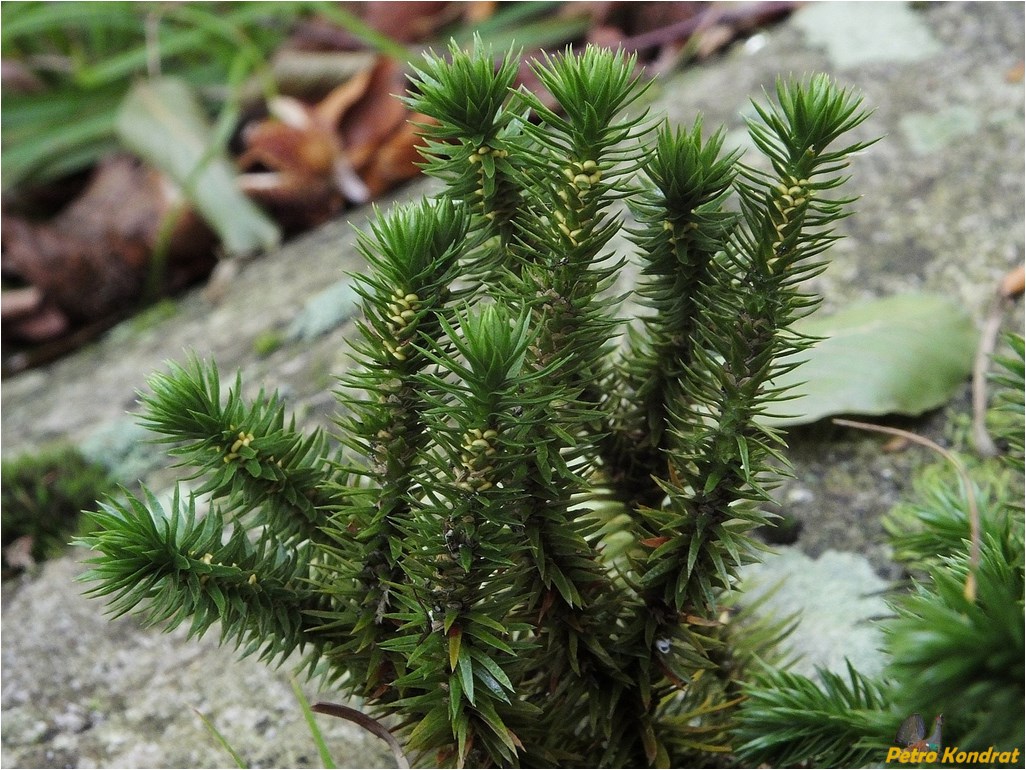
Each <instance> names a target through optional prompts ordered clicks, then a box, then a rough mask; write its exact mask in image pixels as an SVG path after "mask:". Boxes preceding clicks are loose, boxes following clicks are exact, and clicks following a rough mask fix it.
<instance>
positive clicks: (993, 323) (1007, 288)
mask: <svg viewBox="0 0 1026 770" xmlns="http://www.w3.org/2000/svg"><path fill="white" fill-rule="evenodd" d="M1022 292H1023V268H1022V266H1020V267H1018V268H1016V269H1015V270H1012V271H1010V272H1009V273H1007V274H1006V275H1005V277H1004V279H1003V280H1002V281H1001V284H1000V285H999V286H998V290H997V292H996V295H995V298H994V301H993V302H992V303H991V306H990V309H989V310H988V312H987V317H986V318H985V319H984V322H983V330H982V331H981V332H980V344H979V346H978V347H977V349H976V359H975V360H974V361H973V444H974V446H975V447H976V452H977V453H978V454H979V455H980V456H982V457H994V456H995V455H996V454H997V453H998V449H997V447H996V446H995V445H994V441H993V439H991V437H990V434H989V433H988V432H987V422H986V418H987V369H988V367H989V366H990V360H991V358H992V357H993V355H994V348H995V347H997V336H998V332H1000V331H1001V321H1002V318H1003V317H1004V314H1005V313H1006V312H1007V311H1008V309H1009V307H1011V305H1012V302H1013V301H1014V300H1015V298H1016V297H1018V296H1019V295H1020V294H1022Z"/></svg>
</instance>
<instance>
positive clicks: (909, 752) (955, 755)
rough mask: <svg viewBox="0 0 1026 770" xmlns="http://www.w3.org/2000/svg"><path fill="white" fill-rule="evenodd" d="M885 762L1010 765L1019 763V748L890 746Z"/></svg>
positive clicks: (903, 763) (963, 765) (962, 765)
mask: <svg viewBox="0 0 1026 770" xmlns="http://www.w3.org/2000/svg"><path fill="white" fill-rule="evenodd" d="M886 761H887V762H897V763H899V764H902V765H918V764H923V763H925V764H930V765H933V764H937V763H938V762H939V763H940V764H942V765H943V764H948V765H959V766H961V767H965V766H967V765H992V764H999V765H1012V764H1019V749H1013V750H1012V751H998V750H997V749H995V748H994V747H993V746H991V747H990V748H989V749H985V750H983V751H961V750H959V748H958V747H957V746H948V747H946V748H944V749H941V750H940V751H930V750H927V749H905V748H902V747H900V746H891V747H890V748H889V749H887V760H886Z"/></svg>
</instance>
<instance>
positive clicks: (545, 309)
mask: <svg viewBox="0 0 1026 770" xmlns="http://www.w3.org/2000/svg"><path fill="white" fill-rule="evenodd" d="M532 67H533V70H534V72H535V73H536V75H537V76H538V78H539V80H540V82H541V83H542V85H543V86H544V87H545V88H546V89H547V90H548V91H549V92H550V93H551V94H552V96H553V97H554V98H555V100H556V101H557V102H558V104H559V107H558V109H550V108H549V107H547V106H545V104H544V103H543V102H542V101H541V100H540V99H539V98H537V97H536V96H535V95H533V94H531V93H529V92H527V91H526V90H524V89H519V90H517V89H514V88H513V83H514V76H515V73H516V69H517V66H516V60H515V57H512V56H509V57H507V58H506V59H505V61H503V62H502V63H501V64H499V65H498V66H494V64H493V57H492V55H491V53H490V52H487V51H485V50H483V48H482V47H481V46H480V45H478V46H476V47H475V49H474V50H473V51H471V52H469V53H467V52H463V51H461V50H458V49H457V48H455V47H453V48H452V50H451V51H450V52H449V54H448V55H447V56H438V55H433V54H431V55H428V56H426V57H425V59H424V61H423V62H422V63H421V64H420V66H419V68H418V69H416V70H415V71H414V74H413V76H412V86H411V90H410V94H409V96H408V97H407V99H406V101H407V103H408V104H409V105H410V106H411V107H412V108H413V109H414V110H415V111H416V112H418V113H420V114H422V115H423V116H425V118H424V120H423V126H422V131H423V134H424V137H425V146H424V149H423V153H424V157H425V159H426V160H425V170H426V172H427V173H428V174H431V175H433V176H435V177H438V178H439V179H441V180H443V181H444V183H445V189H444V190H443V192H442V193H440V194H439V195H438V196H437V197H436V198H435V199H433V200H425V201H423V202H420V203H417V204H413V205H408V206H401V207H397V208H395V209H394V210H392V211H391V212H389V213H383V214H378V215H377V219H376V220H375V221H374V222H373V224H371V225H370V229H369V232H367V233H363V234H361V235H360V236H359V241H358V245H359V250H360V252H361V253H362V254H363V256H365V257H366V259H367V261H368V263H369V265H370V271H369V273H368V274H367V275H359V276H356V277H355V281H356V287H357V291H358V292H359V294H360V296H361V297H362V304H363V320H362V322H361V323H360V324H359V326H358V333H357V339H356V341H355V342H354V344H353V351H354V354H353V357H354V360H355V366H354V368H353V370H352V371H351V372H350V373H349V374H347V375H345V376H344V377H343V379H342V385H341V388H340V389H339V390H338V393H337V396H338V399H339V401H340V403H341V405H342V410H341V413H340V416H339V417H338V419H337V425H338V443H339V444H340V445H341V446H336V444H333V443H331V442H329V439H328V438H327V437H326V436H325V435H324V434H323V433H321V432H314V433H312V434H309V435H305V434H303V433H301V432H300V431H298V430H297V429H296V428H295V426H294V423H293V422H292V421H291V420H289V419H288V418H287V417H286V415H285V406H284V404H283V403H282V402H281V400H280V399H279V398H278V397H277V396H267V395H264V394H261V395H260V396H258V397H257V398H256V400H255V401H254V402H252V403H245V402H244V401H243V399H242V397H241V395H240V393H241V389H242V386H241V383H240V382H239V381H238V380H237V381H236V383H235V385H234V387H232V388H230V389H229V390H228V393H227V397H226V399H225V397H224V394H223V393H222V388H221V384H220V381H219V378H218V373H217V370H216V367H215V366H214V365H213V364H211V363H201V362H199V361H192V362H190V363H189V364H187V365H186V366H173V367H172V369H171V371H170V372H169V373H167V374H158V375H155V376H154V377H153V379H152V382H151V387H152V393H150V394H149V395H146V396H145V397H144V416H143V421H144V424H145V425H146V426H147V427H148V428H149V429H151V430H152V431H154V432H155V433H156V434H158V435H159V437H160V439H161V440H164V441H167V442H169V443H171V444H173V445H174V448H173V449H172V450H171V451H172V452H173V453H174V454H176V455H178V456H179V457H180V458H181V461H182V463H183V465H187V466H190V467H191V468H193V469H194V472H195V476H196V477H198V478H201V479H203V483H202V484H201V485H200V486H199V487H198V488H197V489H196V490H195V491H194V492H192V493H191V494H189V495H188V496H187V498H183V497H182V496H181V495H179V494H176V495H175V496H174V499H173V500H171V502H170V509H169V510H165V508H164V507H163V506H162V505H161V503H160V502H158V500H157V499H155V497H154V496H153V495H151V494H149V493H144V496H143V497H142V498H141V499H139V498H131V497H130V498H129V499H128V501H127V502H124V503H122V502H110V503H108V504H106V505H105V506H103V508H102V510H101V511H100V512H99V513H97V514H96V519H97V520H98V521H99V522H100V523H101V524H102V526H103V529H102V531H100V532H99V533H98V534H96V535H94V536H91V537H89V538H85V539H84V540H83V542H84V543H85V544H86V545H88V546H90V547H92V548H94V549H96V550H97V551H99V552H100V555H99V556H98V557H96V558H95V559H93V565H94V566H93V568H92V570H91V571H90V572H89V573H88V575H87V579H88V580H91V581H95V583H96V585H95V586H94V587H93V588H92V593H94V594H96V595H98V596H109V597H112V608H113V610H114V612H116V613H123V612H126V611H129V610H131V609H133V608H137V607H138V608H140V609H141V611H142V612H143V614H144V616H145V617H146V618H147V619H148V620H149V621H151V622H161V621H166V622H167V624H168V625H170V626H176V625H178V624H180V623H182V622H186V621H187V622H188V623H190V624H191V625H190V629H191V631H192V633H193V634H197V635H198V634H202V633H203V632H205V631H206V630H207V629H208V628H209V627H210V626H211V625H212V624H214V623H215V622H219V623H220V626H221V633H222V636H223V638H224V640H225V641H232V642H235V643H236V644H238V645H241V647H242V648H243V650H244V652H246V653H250V652H259V653H260V655H261V656H263V657H265V658H267V659H269V660H278V661H281V660H283V659H284V658H285V657H286V656H288V655H289V654H290V653H292V652H294V651H297V650H302V651H303V652H305V653H306V657H305V662H306V664H307V665H308V666H309V670H310V671H311V672H313V673H316V674H320V675H322V676H323V678H324V679H323V681H325V682H326V683H330V684H333V685H334V686H337V687H338V688H340V689H341V690H344V691H347V692H348V693H350V694H352V695H355V696H358V697H359V698H360V699H362V703H363V708H365V709H366V711H367V712H368V713H370V714H372V715H373V716H375V717H385V718H386V719H385V722H386V723H387V724H388V725H390V727H391V729H392V730H393V732H394V733H395V734H396V735H398V736H399V737H400V738H401V740H402V742H403V744H404V750H405V752H406V753H407V754H408V755H409V756H410V757H411V758H413V759H414V760H415V761H416V762H418V763H421V764H438V765H456V766H493V765H494V766H517V765H522V766H536V767H537V766H585V767H598V766H608V767H635V766H645V765H660V766H669V765H676V766H698V765H701V764H703V763H710V762H711V763H715V764H719V763H721V762H722V761H724V759H723V756H724V753H725V752H728V751H729V750H730V742H729V735H728V728H729V726H730V723H731V715H732V713H733V710H734V707H735V706H736V705H737V703H738V700H739V695H740V688H739V680H740V677H741V675H742V673H743V671H742V669H743V666H744V662H745V660H746V655H749V654H751V653H752V651H753V649H754V648H755V647H757V646H758V645H757V642H756V641H755V640H757V639H760V638H763V639H768V638H769V637H770V636H771V634H770V633H769V632H768V631H767V630H766V629H763V632H764V633H762V634H761V635H760V634H759V633H757V632H755V631H754V630H753V631H752V632H751V633H750V635H749V637H746V641H745V642H743V643H739V635H737V634H735V633H733V629H734V624H731V623H729V622H727V617H728V615H729V613H725V612H724V611H723V601H724V598H723V597H724V595H725V592H728V591H729V590H730V589H731V588H732V587H733V586H734V584H735V575H736V572H737V569H738V567H740V566H741V565H743V564H745V563H747V562H750V561H752V560H753V559H754V558H755V557H754V551H755V550H757V545H756V543H755V542H754V541H753V540H752V539H751V537H750V532H751V530H752V529H753V528H755V527H757V526H760V525H763V524H765V523H767V520H768V516H767V514H765V513H763V512H762V511H761V510H760V504H761V503H763V502H764V501H766V500H767V497H768V492H767V490H768V489H769V487H770V486H771V484H772V482H773V479H775V478H776V477H777V474H778V473H779V471H778V470H777V468H778V467H779V462H778V461H779V459H780V457H779V449H780V447H781V440H780V438H779V437H778V436H777V435H776V434H774V433H773V432H771V431H770V430H768V429H767V428H765V427H764V426H762V425H761V424H760V423H759V418H760V417H761V416H762V415H764V414H766V413H767V412H768V410H770V409H771V408H772V407H773V406H774V404H776V403H777V402H778V401H779V400H780V399H781V398H783V397H784V396H785V394H784V393H781V392H779V391H778V390H777V389H775V388H774V386H773V379H774V377H775V376H776V375H778V374H779V373H780V372H781V371H782V369H784V368H785V367H786V366H790V365H791V364H787V363H782V360H784V359H785V357H787V356H791V355H792V354H794V353H796V352H799V351H801V350H802V349H803V348H805V347H806V346H807V345H808V344H809V341H808V340H807V339H804V338H803V337H802V336H800V335H799V334H797V333H796V332H795V331H794V330H793V326H792V325H793V323H794V322H795V321H796V320H797V319H799V318H800V317H802V316H804V315H806V314H807V313H809V312H810V311H811V310H812V309H813V307H814V306H815V300H814V298H813V297H811V296H809V295H808V294H807V293H806V292H805V291H803V289H802V282H803V281H804V280H805V279H806V278H808V277H809V276H811V275H814V274H815V273H817V272H818V271H819V270H821V269H822V267H823V262H822V259H821V255H822V253H823V251H824V250H825V249H826V248H827V247H828V246H829V245H830V243H831V242H832V241H834V240H835V238H836V237H837V236H836V235H835V234H834V233H833V231H832V230H831V226H832V224H833V223H834V222H836V220H838V219H839V218H840V217H842V216H845V214H846V212H847V208H846V207H847V204H849V203H850V200H848V199H845V198H841V197H839V196H838V195H837V194H836V188H838V187H839V186H840V185H841V184H842V183H843V181H844V176H842V174H843V169H844V168H845V166H846V164H847V159H848V157H849V156H850V155H851V154H852V153H853V152H856V151H858V150H859V149H861V148H862V147H864V146H865V144H864V143H862V142H858V141H854V142H851V143H850V144H846V145H844V144H843V143H842V144H841V146H838V140H839V139H840V138H841V137H842V136H843V135H844V134H846V133H847V132H849V131H850V130H851V129H853V128H854V127H855V126H857V125H858V124H859V123H861V122H862V121H863V119H864V118H865V115H866V113H865V112H863V111H862V110H861V109H860V100H859V98H858V97H857V96H856V95H854V94H853V93H851V92H849V91H847V90H844V89H841V88H839V87H837V86H836V85H834V84H833V83H832V82H831V81H830V80H829V79H828V78H826V77H823V76H815V77H811V78H809V79H807V80H805V81H801V82H799V81H786V82H785V81H781V82H779V83H778V85H777V89H776V100H775V103H771V104H767V105H764V106H757V107H756V110H757V115H756V117H755V119H754V120H752V121H751V123H750V134H751V137H752V140H753V141H754V143H755V145H756V147H757V148H758V150H759V151H760V153H761V155H762V156H763V158H764V161H763V162H762V164H761V165H756V164H752V165H748V164H746V163H742V162H741V160H740V156H739V153H737V152H724V150H723V140H724V133H723V131H718V132H716V133H714V134H712V135H711V136H705V135H704V134H703V127H702V123H701V120H696V121H695V123H694V124H693V126H691V127H690V128H687V129H679V128H671V127H669V126H668V125H662V126H657V125H656V124H655V122H654V121H652V120H650V119H649V118H648V117H647V115H646V114H645V113H644V112H643V111H642V110H640V108H639V107H638V100H639V97H641V96H642V94H643V92H644V91H645V85H644V82H643V80H642V79H641V77H640V76H639V75H638V73H636V72H635V61H634V59H633V57H630V56H627V55H624V54H622V53H611V52H608V51H604V50H600V49H598V48H592V47H589V48H587V49H585V50H584V51H583V52H582V53H580V54H575V53H574V52H572V51H569V50H568V51H567V52H566V53H564V54H561V55H555V56H551V57H549V56H545V57H544V58H543V59H542V60H540V61H535V62H533V63H532ZM766 161H768V162H766ZM622 199H626V201H627V203H628V205H629V206H630V207H631V209H632V211H633V213H634V215H635V221H636V224H634V225H632V226H630V227H627V228H624V224H623V221H624V216H623V214H622V213H621V212H622V209H619V208H617V207H616V206H614V204H616V203H617V202H619V201H621V200H622ZM621 229H626V233H627V237H628V238H629V239H630V240H631V242H632V243H633V244H634V247H635V254H634V258H635V259H637V260H638V261H640V263H641V266H642V267H641V276H642V277H641V279H640V282H641V283H640V288H639V290H638V300H639V302H640V304H641V305H642V306H643V308H644V312H643V317H642V318H641V320H640V322H639V323H638V324H637V325H636V327H635V326H631V328H630V330H629V332H628V341H627V343H626V344H624V345H617V344H616V340H617V338H618V336H619V335H621V334H622V333H623V331H624V326H625V323H624V322H623V321H622V320H621V319H619V318H618V317H617V316H616V310H617V307H618V301H617V300H618V298H616V297H611V295H610V292H611V287H612V285H613V282H614V279H615V278H616V276H617V274H618V273H619V271H620V270H621V268H622V267H623V266H624V265H625V263H626V259H627V257H626V256H624V255H618V254H615V253H613V252H612V249H611V247H610V242H611V239H612V238H613V236H614V235H615V234H617V233H618V232H619V231H620V230H621ZM201 498H202V499H204V500H209V510H208V511H207V512H206V513H205V515H204V516H200V515H199V514H198V513H197V500H199V499H201ZM204 507H206V503H205V504H204ZM226 523H230V527H231V529H230V534H227V535H226V534H225V527H226Z"/></svg>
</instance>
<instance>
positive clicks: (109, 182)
mask: <svg viewBox="0 0 1026 770" xmlns="http://www.w3.org/2000/svg"><path fill="white" fill-rule="evenodd" d="M177 203H178V201H177V198H176V195H175V193H174V192H173V190H172V189H171V188H170V187H169V185H168V184H166V183H165V181H164V180H163V178H162V177H161V176H160V175H159V174H158V173H157V172H155V171H152V170H150V169H146V168H144V167H142V166H141V165H140V164H139V163H138V161H136V160H134V159H133V158H130V157H128V156H123V155H119V156H114V157H111V158H108V159H107V160H105V161H104V162H102V163H101V164H100V165H99V166H98V167H97V169H96V171H95V172H94V175H93V178H92V180H91V182H90V184H89V186H88V187H87V188H86V189H85V191H84V192H83V193H82V195H81V196H79V197H78V198H77V199H76V200H75V201H74V202H73V203H72V204H71V205H69V206H68V207H67V208H66V209H65V210H64V211H62V212H61V213H60V214H58V215H57V216H56V217H54V218H53V219H52V220H51V221H50V222H48V223H45V224H36V223H32V222H28V221H26V220H24V219H22V218H20V217H13V216H11V217H6V218H5V220H4V228H3V242H4V273H5V275H8V276H12V275H13V276H16V277H18V278H19V279H21V280H22V281H23V282H25V283H26V284H28V285H29V286H31V287H34V288H35V289H36V290H37V291H38V292H39V293H40V295H41V296H42V297H43V303H42V305H41V307H42V306H45V305H46V304H47V303H49V304H50V305H52V306H53V307H55V308H59V310H60V311H61V312H63V313H64V314H65V315H66V317H67V319H68V320H69V321H70V322H71V323H81V322H87V321H92V320H96V319H98V318H102V317H104V316H106V315H108V314H110V313H112V312H117V311H119V310H122V309H124V308H126V307H127V306H128V305H131V304H133V303H134V302H135V301H136V300H137V298H138V297H139V296H140V295H141V294H142V293H143V290H144V288H145V287H146V286H147V285H148V281H150V280H151V276H150V270H151V255H152V253H153V250H154V246H155V244H156V242H157V237H158V231H159V228H160V226H161V223H162V222H163V220H164V217H165V215H167V214H168V213H169V212H171V211H172V210H173V209H174V208H175V206H176V205H177ZM214 243H215V240H214V236H213V233H211V232H210V230H209V228H207V227H206V225H204V224H203V223H202V222H201V221H200V220H199V219H198V218H197V217H195V216H193V215H191V214H190V213H188V212H186V213H185V214H183V215H182V216H181V217H180V218H179V219H178V221H177V223H176V225H175V227H174V228H173V231H172V233H171V237H170V240H169V248H168V251H167V262H166V270H165V278H164V280H162V281H161V280H157V286H158V288H160V289H162V290H173V289H175V288H181V287H182V286H185V285H187V284H188V283H190V282H192V281H194V280H196V279H197V278H200V277H202V276H204V275H206V274H207V273H208V272H209V271H210V269H211V267H212V266H213V263H214V258H213V256H212V250H213V246H214ZM49 323H52V319H51V321H50V322H49ZM4 331H5V337H6V336H7V332H8V330H7V328H6V325H5V330H4Z"/></svg>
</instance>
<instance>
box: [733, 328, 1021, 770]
mask: <svg viewBox="0 0 1026 770" xmlns="http://www.w3.org/2000/svg"><path fill="white" fill-rule="evenodd" d="M1010 341H1011V351H1010V354H1009V355H1007V356H1003V357H1001V358H999V359H998V364H999V367H998V373H997V374H996V375H995V377H994V380H995V382H996V383H997V384H998V386H999V391H998V393H997V395H996V398H995V404H994V409H993V410H992V420H991V423H992V424H993V425H994V426H995V434H994V436H995V438H996V439H997V440H998V443H999V444H1001V445H1003V446H1006V447H1007V452H1006V454H1005V455H1003V456H1002V457H1000V458H998V459H995V460H986V461H975V462H968V461H961V460H956V461H957V463H958V465H953V464H952V463H951V462H949V461H947V460H945V461H943V462H941V463H938V464H934V465H930V466H928V467H927V468H926V469H925V470H924V471H923V472H922V473H921V474H920V476H919V477H918V479H917V483H916V493H915V495H914V496H913V497H912V498H911V499H909V500H908V501H906V502H903V503H902V504H900V505H899V506H897V508H895V510H894V511H892V512H891V514H890V516H889V517H888V518H887V519H886V520H885V522H884V523H885V527H886V529H887V531H888V534H889V536H890V539H891V543H892V546H893V548H894V554H895V557H896V558H897V559H898V560H899V561H900V562H901V563H903V564H904V565H906V567H907V568H908V570H909V571H910V573H911V575H912V578H913V579H912V586H911V590H902V591H900V592H895V594H894V595H893V596H892V597H891V599H890V603H891V606H892V608H893V611H894V615H893V616H892V617H890V618H887V619H885V620H883V621H882V629H883V631H884V644H883V649H882V650H881V653H882V655H883V656H884V658H885V659H886V660H887V667H886V668H885V670H884V672H883V675H882V676H881V677H879V678H870V677H866V676H863V675H862V674H860V673H859V672H858V671H856V670H854V669H851V670H850V671H849V675H848V676H847V677H842V676H837V675H835V674H829V673H822V674H821V681H819V682H817V681H814V680H811V679H809V678H806V677H802V676H797V675H794V674H791V673H788V672H785V671H780V670H776V669H773V668H763V669H761V670H760V671H758V672H757V673H756V674H755V675H754V676H753V677H752V680H751V681H750V682H749V684H748V685H747V686H746V693H747V696H748V698H747V700H746V701H745V703H744V705H743V706H742V707H741V710H740V716H739V720H740V727H739V731H738V740H737V744H738V746H737V748H738V752H739V755H740V756H741V758H742V759H743V760H744V761H745V762H746V764H747V763H754V764H761V763H766V764H769V765H772V766H777V767H783V766H789V765H793V764H795V763H797V762H809V763H811V764H813V765H815V766H817V767H857V766H870V767H873V766H879V765H880V763H881V762H882V761H883V760H884V758H885V757H886V756H887V752H888V749H889V747H892V746H898V747H899V748H904V747H903V746H901V745H900V742H899V741H898V740H897V732H898V726H899V725H901V724H902V723H903V722H904V720H906V719H908V718H910V716H911V715H914V714H920V715H921V717H922V718H923V719H925V723H926V725H927V726H926V728H925V732H926V733H930V734H932V733H931V729H930V727H929V725H930V720H934V719H936V718H937V717H938V716H940V717H941V721H942V723H943V729H942V731H941V733H940V737H941V741H940V742H939V751H938V755H937V757H935V758H934V759H933V760H928V759H922V760H921V761H922V762H925V763H927V764H935V763H936V762H937V760H944V763H947V764H958V765H963V764H966V763H967V762H968V764H973V763H974V761H973V760H972V759H969V760H967V759H966V756H967V755H963V756H962V757H961V758H960V757H959V754H958V752H967V753H968V752H988V751H989V750H990V749H993V750H994V751H995V752H997V753H998V754H1001V753H1004V757H1005V760H1008V761H1005V760H998V759H996V758H994V757H991V759H989V760H988V759H982V760H981V762H982V763H983V764H985V765H986V764H995V765H998V766H1008V765H1009V764H1015V763H1020V762H1021V761H1022V756H1023V752H1024V750H1026V749H1024V736H1023V724H1024V720H1026V708H1024V704H1026V700H1024V698H1026V695H1024V688H1023V682H1024V679H1026V669H1024V666H1023V660H1024V655H1026V645H1024V638H1023V637H1024V634H1023V626H1024V617H1023V603H1024V596H1026V594H1024V571H1023V561H1024V557H1026V546H1024V541H1023V441H1022V436H1023V431H1024V424H1023V392H1024V379H1023V371H1024V366H1023V339H1022V337H1021V336H1017V337H1013V338H1011V340H1010ZM962 465H966V466H968V468H967V469H966V470H965V472H964V474H963V473H960V472H959V468H960V466H962ZM920 737H923V736H920ZM930 748H931V749H933V750H938V747H937V746H931V747H930ZM945 748H947V749H948V750H950V752H951V754H950V756H949V757H948V758H947V759H945V756H946V755H945V754H944V753H943V751H944V749H945ZM1016 749H1018V752H1019V753H1018V754H1016V755H1015V757H1016V758H1015V759H1010V757H1011V756H1012V755H1011V752H1014V751H1015V750H1016ZM988 756H989V755H988ZM916 763H917V764H918V762H916Z"/></svg>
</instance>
